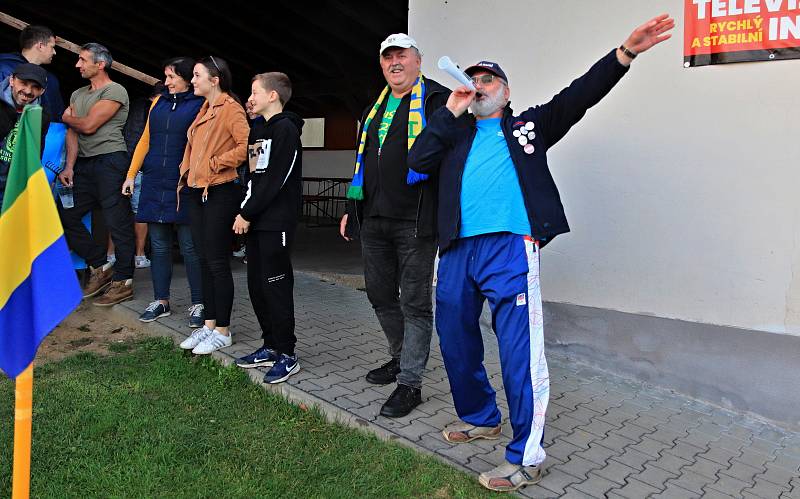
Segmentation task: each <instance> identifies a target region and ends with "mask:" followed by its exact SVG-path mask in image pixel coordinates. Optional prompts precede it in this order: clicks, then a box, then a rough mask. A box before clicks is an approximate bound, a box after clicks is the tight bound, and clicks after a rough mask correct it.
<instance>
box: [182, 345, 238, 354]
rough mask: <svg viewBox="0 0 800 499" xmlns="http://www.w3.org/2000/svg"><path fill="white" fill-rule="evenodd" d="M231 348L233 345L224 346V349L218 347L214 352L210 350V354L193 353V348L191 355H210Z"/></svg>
mask: <svg viewBox="0 0 800 499" xmlns="http://www.w3.org/2000/svg"><path fill="white" fill-rule="evenodd" d="M232 346H233V343H231V344H230V345H225V346H224V347H219V348H217V349H216V350H211V351H210V352H203V353H200V352H195V351H194V348H193V349H192V353H193V354H195V355H211V354H212V353H214V352H218V351H220V350H224V349H226V348H229V347H232ZM195 348H197V347H195Z"/></svg>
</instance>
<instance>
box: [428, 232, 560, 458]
mask: <svg viewBox="0 0 800 499" xmlns="http://www.w3.org/2000/svg"><path fill="white" fill-rule="evenodd" d="M437 281H438V284H437V287H436V330H437V332H438V333H439V343H440V345H441V349H442V357H443V358H444V365H445V368H446V369H447V377H448V378H449V380H450V389H451V391H452V393H453V402H454V404H455V408H456V412H457V414H458V417H459V418H461V419H462V420H463V421H465V422H467V423H469V424H471V425H475V426H497V425H498V424H500V411H499V410H498V409H497V404H496V402H495V392H494V390H493V389H492V387H491V385H490V384H489V380H488V378H487V376H486V369H485V368H484V367H483V340H482V338H481V330H480V326H479V322H478V321H479V318H480V315H481V309H482V308H483V301H484V299H488V300H489V306H490V308H491V311H492V327H493V329H494V331H495V334H496V335H497V341H498V344H499V346H500V367H501V369H502V372H503V386H504V387H505V392H506V398H507V399H508V408H509V412H510V418H511V427H512V429H513V432H514V433H513V438H512V439H511V442H509V444H508V446H507V448H506V459H507V460H508V461H509V462H511V463H514V464H524V465H526V466H527V465H538V464H540V463H541V462H542V461H544V458H545V452H544V449H543V448H542V436H543V432H544V415H545V410H546V409H547V401H548V398H549V395H550V378H549V375H548V372H547V361H546V360H545V357H544V337H543V322H542V298H541V293H540V289H539V248H538V245H537V244H536V242H535V241H533V240H532V239H531V238H530V237H529V236H519V235H516V234H510V233H507V232H502V233H493V234H484V235H479V236H474V237H468V238H464V239H459V240H457V241H456V242H455V243H454V244H453V246H452V247H451V249H449V250H448V251H447V252H446V253H444V254H443V255H442V256H441V259H440V261H439V272H438V277H437Z"/></svg>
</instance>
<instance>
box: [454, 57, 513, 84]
mask: <svg viewBox="0 0 800 499" xmlns="http://www.w3.org/2000/svg"><path fill="white" fill-rule="evenodd" d="M479 70H481V71H486V72H487V73H492V74H493V75H495V76H499V77H500V78H502V79H504V80H505V81H506V83H508V77H507V76H506V73H505V71H503V69H502V68H501V67H500V65H499V64H497V63H496V62H492V61H481V62H478V63H475V64H473V65H472V66H470V67H468V68H467V69H465V70H464V72H465V73H467V76H472V75H473V74H474V73H477V72H478V71H479Z"/></svg>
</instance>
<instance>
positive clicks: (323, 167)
mask: <svg viewBox="0 0 800 499" xmlns="http://www.w3.org/2000/svg"><path fill="white" fill-rule="evenodd" d="M355 162H356V152H355V151H315V150H313V149H303V176H304V177H341V178H344V177H352V176H353V167H354V165H355Z"/></svg>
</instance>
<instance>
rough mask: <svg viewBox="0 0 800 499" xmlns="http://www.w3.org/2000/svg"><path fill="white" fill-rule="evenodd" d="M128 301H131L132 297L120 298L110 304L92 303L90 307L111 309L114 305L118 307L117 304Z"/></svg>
mask: <svg viewBox="0 0 800 499" xmlns="http://www.w3.org/2000/svg"><path fill="white" fill-rule="evenodd" d="M128 300H133V295H130V296H126V297H125V298H121V299H119V300H117V301H115V302H111V303H97V302H94V303H92V305H94V306H95V307H113V306H114V305H118V304H120V303H122V302H124V301H128Z"/></svg>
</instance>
